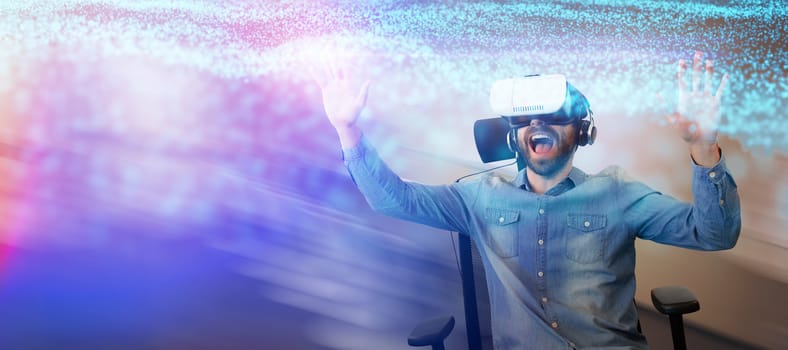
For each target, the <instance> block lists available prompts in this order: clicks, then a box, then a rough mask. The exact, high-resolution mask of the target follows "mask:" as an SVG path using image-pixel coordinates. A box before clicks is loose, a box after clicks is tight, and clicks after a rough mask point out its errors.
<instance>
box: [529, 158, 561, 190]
mask: <svg viewBox="0 0 788 350" xmlns="http://www.w3.org/2000/svg"><path fill="white" fill-rule="evenodd" d="M570 172H572V162H571V161H569V162H566V165H564V167H563V168H561V170H560V171H557V172H556V173H555V174H553V175H552V176H544V175H539V174H537V173H535V172H534V171H533V170H531V168H530V167H526V168H525V173H526V175H528V184H529V185H530V186H531V191H533V192H534V193H536V194H544V193H545V192H547V191H548V190H550V189H551V188H553V186H555V185H557V184H558V183H559V182H561V181H564V179H566V178H567V177H568V176H569V173H570Z"/></svg>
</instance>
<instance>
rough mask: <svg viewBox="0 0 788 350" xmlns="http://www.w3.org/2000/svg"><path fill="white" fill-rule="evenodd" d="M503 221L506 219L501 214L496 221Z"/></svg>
mask: <svg viewBox="0 0 788 350" xmlns="http://www.w3.org/2000/svg"><path fill="white" fill-rule="evenodd" d="M504 221H506V219H504V218H503V216H501V217H499V218H498V222H500V223H503V222H504Z"/></svg>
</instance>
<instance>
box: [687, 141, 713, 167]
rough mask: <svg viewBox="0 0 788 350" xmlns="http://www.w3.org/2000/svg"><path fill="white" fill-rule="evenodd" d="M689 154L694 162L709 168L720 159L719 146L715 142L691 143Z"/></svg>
mask: <svg viewBox="0 0 788 350" xmlns="http://www.w3.org/2000/svg"><path fill="white" fill-rule="evenodd" d="M690 155H691V156H692V160H693V161H695V164H698V165H700V166H702V167H705V168H711V167H713V166H714V165H716V164H717V163H719V161H720V147H719V146H718V145H717V142H696V143H691V144H690Z"/></svg>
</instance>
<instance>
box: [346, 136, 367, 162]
mask: <svg viewBox="0 0 788 350" xmlns="http://www.w3.org/2000/svg"><path fill="white" fill-rule="evenodd" d="M367 149H369V145H368V144H367V139H366V138H365V137H364V136H361V139H360V140H359V142H358V144H356V146H355V147H353V148H348V149H343V150H342V160H344V161H351V160H358V159H361V158H363V157H364V154H365V153H366V152H367Z"/></svg>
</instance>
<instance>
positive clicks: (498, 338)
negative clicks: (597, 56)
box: [313, 53, 741, 349]
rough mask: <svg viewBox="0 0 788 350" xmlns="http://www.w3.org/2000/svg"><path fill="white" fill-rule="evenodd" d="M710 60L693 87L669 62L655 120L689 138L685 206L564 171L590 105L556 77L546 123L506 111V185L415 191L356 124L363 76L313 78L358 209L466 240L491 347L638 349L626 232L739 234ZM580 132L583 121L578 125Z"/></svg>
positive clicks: (667, 238) (335, 73)
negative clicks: (670, 86) (674, 102)
mask: <svg viewBox="0 0 788 350" xmlns="http://www.w3.org/2000/svg"><path fill="white" fill-rule="evenodd" d="M712 64H713V63H712V62H711V61H706V73H705V82H704V84H705V87H704V89H703V90H701V89H700V78H701V74H702V72H701V66H702V64H701V54H700V53H696V55H695V58H694V64H693V77H692V88H691V89H690V90H688V89H687V88H686V87H685V84H684V82H683V79H682V78H683V77H682V75H683V73H684V72H685V71H686V65H685V63H684V61H683V60H682V61H679V73H678V82H679V99H678V108H677V112H676V113H673V114H672V115H670V116H669V120H670V121H671V122H672V123H673V124H674V125H675V126H676V129H677V130H678V131H679V133H680V135H681V137H682V138H683V139H684V140H685V141H686V142H687V144H688V146H689V153H690V156H691V166H692V170H693V187H692V188H693V195H694V199H693V202H692V203H684V202H680V201H677V200H676V199H673V198H671V197H669V196H665V195H662V194H661V193H659V192H656V191H654V190H652V189H650V188H649V187H647V186H646V185H644V184H642V183H639V182H635V181H632V180H630V179H628V178H627V177H626V176H625V175H624V174H623V172H622V171H621V170H620V169H619V168H617V167H610V168H607V169H606V170H604V171H602V172H601V173H599V174H596V175H588V174H585V173H583V172H582V171H581V170H579V169H577V168H574V167H573V166H572V162H573V157H574V154H575V151H576V150H577V146H578V141H579V138H585V139H584V140H583V141H582V142H580V144H583V143H589V140H588V138H589V137H591V140H590V141H591V142H593V135H589V133H590V130H591V129H589V125H588V123H583V122H582V121H583V120H586V119H584V118H588V117H589V114H590V109H589V108H588V106H589V105H588V102H587V101H586V99H585V97H584V96H583V95H582V94H581V93H580V92H579V91H577V90H576V89H574V87H572V86H571V84H568V83H565V84H566V90H567V91H568V92H567V93H566V101H565V102H564V105H563V106H561V110H560V111H559V112H557V113H559V114H561V116H560V117H556V115H555V114H550V115H531V116H520V117H517V116H515V117H512V118H509V122H510V125H511V127H512V132H513V133H514V134H513V135H516V136H515V138H516V143H517V146H518V148H519V150H518V151H519V153H520V156H522V157H523V158H524V161H525V164H526V167H525V169H523V170H521V171H520V172H519V174H518V175H517V177H516V178H515V179H514V180H513V181H510V180H507V179H504V178H502V177H499V176H494V175H489V176H486V177H483V178H480V179H478V180H476V181H468V182H463V183H453V184H450V185H443V186H428V185H423V184H419V183H414V182H407V181H403V180H401V179H400V178H399V177H398V176H397V175H396V174H394V173H393V172H392V171H391V170H390V169H389V168H388V167H387V166H386V165H385V164H384V163H383V162H382V161H381V160H380V158H379V157H378V156H377V153H376V152H375V150H374V149H373V148H372V147H371V146H370V145H369V144H368V142H367V141H366V139H365V138H364V137H363V134H362V131H361V129H360V128H359V127H358V125H357V124H356V121H357V119H358V116H359V113H360V112H361V110H362V108H363V107H364V105H365V104H366V96H367V89H368V86H369V83H365V84H364V85H363V86H362V87H361V88H360V89H359V90H356V89H354V88H353V87H351V86H349V84H348V83H347V81H346V80H345V79H344V72H342V71H341V70H339V69H335V68H333V67H330V66H327V67H324V70H323V71H321V72H313V74H314V75H315V78H316V80H317V82H318V84H319V85H320V87H321V90H322V94H323V103H324V108H325V111H326V114H327V116H328V118H329V120H330V122H331V124H332V125H333V126H334V127H335V128H336V131H337V134H338V135H339V139H340V142H341V144H342V148H343V152H344V159H345V164H346V166H347V168H348V170H349V172H350V174H351V175H352V177H353V179H354V180H355V182H356V184H357V186H358V188H359V189H360V191H361V192H362V193H363V194H364V196H365V197H366V198H367V201H368V202H369V204H370V206H371V207H372V208H373V209H375V210H377V211H379V212H382V213H384V214H387V215H391V216H394V217H398V218H402V219H405V220H410V221H414V222H419V223H422V224H427V225H430V226H433V227H436V228H440V229H446V230H453V231H458V232H462V233H464V234H468V235H470V236H471V238H472V239H473V240H474V242H475V243H476V245H477V246H478V247H479V250H480V253H481V255H482V259H483V262H484V267H485V270H486V272H487V273H486V275H487V282H488V283H487V284H488V288H489V292H490V301H491V310H492V322H493V325H492V328H493V343H494V346H495V348H496V349H522V348H532V349H571V348H595V347H598V348H611V347H620V348H637V349H640V348H647V344H646V340H645V338H644V337H643V335H642V334H640V333H639V332H638V331H637V310H636V309H635V306H634V303H633V302H632V300H633V297H634V293H635V278H634V271H635V249H634V241H635V238H643V239H649V240H652V241H656V242H660V243H664V244H670V245H675V246H681V247H686V248H692V249H700V250H721V249H730V248H732V247H733V246H734V245H735V243H736V241H737V239H738V235H739V231H740V227H741V224H740V210H739V198H738V194H737V192H736V185H735V183H734V181H733V179H732V177H731V175H730V174H729V172H728V170H727V168H726V166H725V162H724V159H722V157H721V151H720V148H719V147H718V145H717V143H716V137H717V125H718V123H719V119H720V109H719V103H720V97H721V96H722V92H723V90H724V87H725V83H726V80H727V76H724V77H723V78H722V81H721V83H720V86H719V88H718V89H717V91H716V93H714V94H712V92H711V83H710V80H711V79H710V78H711V75H712V73H713V66H712ZM591 126H592V125H591Z"/></svg>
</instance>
